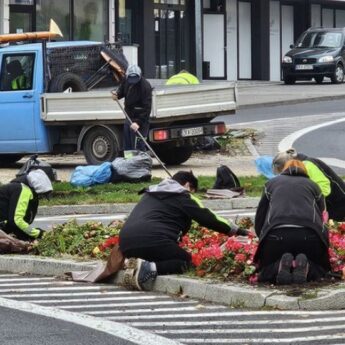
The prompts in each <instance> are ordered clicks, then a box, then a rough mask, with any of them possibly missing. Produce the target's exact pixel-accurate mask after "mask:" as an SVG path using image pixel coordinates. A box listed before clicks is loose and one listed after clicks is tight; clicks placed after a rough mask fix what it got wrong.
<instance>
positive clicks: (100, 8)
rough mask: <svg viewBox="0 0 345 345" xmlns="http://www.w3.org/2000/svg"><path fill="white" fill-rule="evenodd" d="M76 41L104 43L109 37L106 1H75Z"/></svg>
mask: <svg viewBox="0 0 345 345" xmlns="http://www.w3.org/2000/svg"><path fill="white" fill-rule="evenodd" d="M73 7H74V23H73V24H74V25H73V26H74V35H73V37H74V39H75V40H92V41H104V40H105V39H107V37H108V35H107V33H108V19H107V16H108V11H107V9H108V6H107V4H106V1H89V0H86V1H85V0H74V6H73Z"/></svg>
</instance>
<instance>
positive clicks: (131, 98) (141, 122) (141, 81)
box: [112, 65, 152, 151]
mask: <svg viewBox="0 0 345 345" xmlns="http://www.w3.org/2000/svg"><path fill="white" fill-rule="evenodd" d="M112 95H113V100H117V99H121V98H125V111H126V113H127V114H128V116H129V117H130V119H131V120H132V124H131V123H130V122H129V121H128V120H127V119H126V121H125V123H124V127H123V130H124V132H123V140H124V143H123V146H124V150H125V151H126V150H135V149H137V150H140V151H146V148H145V143H143V142H142V140H140V137H139V136H137V135H136V132H137V131H140V133H141V134H142V136H143V137H144V138H145V137H147V135H148V132H149V126H150V122H149V120H150V114H151V106H152V87H151V84H150V83H149V82H148V81H147V80H146V79H145V78H144V77H143V76H142V73H141V69H140V67H139V66H137V65H131V66H129V67H128V68H127V71H126V78H125V79H124V81H123V82H122V83H121V85H120V86H119V88H118V89H117V90H116V92H113V93H112Z"/></svg>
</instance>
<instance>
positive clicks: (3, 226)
mask: <svg viewBox="0 0 345 345" xmlns="http://www.w3.org/2000/svg"><path fill="white" fill-rule="evenodd" d="M0 229H1V230H3V231H4V232H6V233H7V234H13V235H15V236H16V238H17V239H18V240H21V241H33V240H34V238H33V237H31V236H29V235H28V234H26V233H25V232H24V231H22V230H19V229H18V228H11V227H10V226H8V225H6V224H1V226H0Z"/></svg>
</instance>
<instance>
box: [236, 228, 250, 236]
mask: <svg viewBox="0 0 345 345" xmlns="http://www.w3.org/2000/svg"><path fill="white" fill-rule="evenodd" d="M249 233H250V231H249V230H246V229H240V228H239V229H238V230H237V232H236V236H248V235H249Z"/></svg>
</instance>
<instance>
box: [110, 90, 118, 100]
mask: <svg viewBox="0 0 345 345" xmlns="http://www.w3.org/2000/svg"><path fill="white" fill-rule="evenodd" d="M111 96H112V98H113V100H114V101H117V100H118V99H119V97H118V95H117V93H116V91H111Z"/></svg>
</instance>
